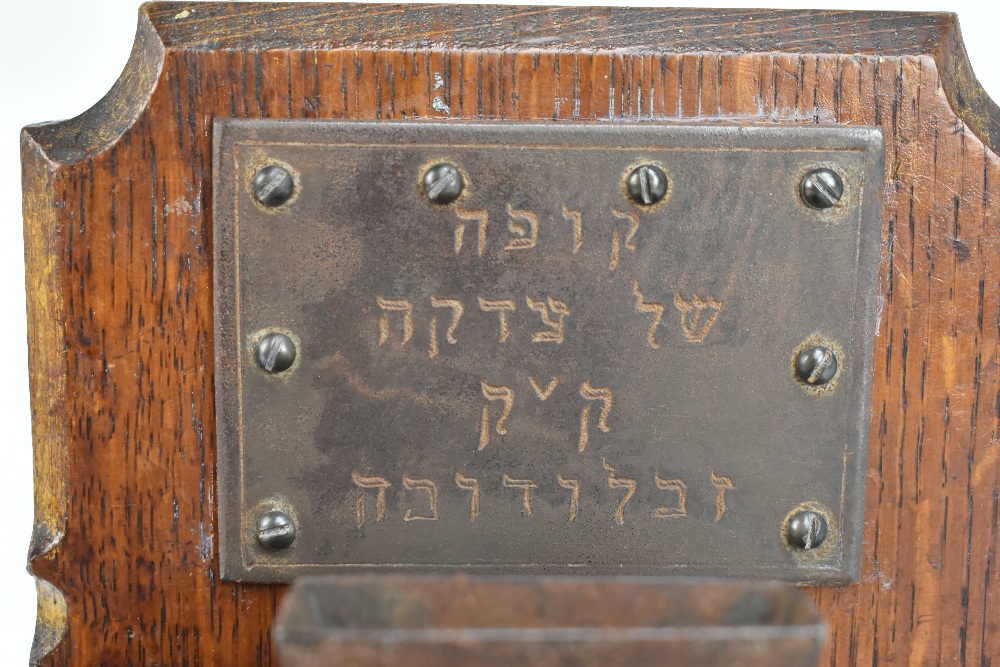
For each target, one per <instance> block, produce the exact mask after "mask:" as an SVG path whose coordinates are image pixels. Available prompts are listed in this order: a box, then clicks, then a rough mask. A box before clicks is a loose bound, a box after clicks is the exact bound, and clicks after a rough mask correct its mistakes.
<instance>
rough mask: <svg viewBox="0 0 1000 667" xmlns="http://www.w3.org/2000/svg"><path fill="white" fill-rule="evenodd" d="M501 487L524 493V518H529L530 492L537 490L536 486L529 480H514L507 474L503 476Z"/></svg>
mask: <svg viewBox="0 0 1000 667" xmlns="http://www.w3.org/2000/svg"><path fill="white" fill-rule="evenodd" d="M503 485H504V486H506V487H507V488H508V489H521V490H522V491H524V496H523V500H522V504H523V506H524V514H525V516H531V490H532V489H537V488H538V485H537V484H535V483H534V482H533V481H531V480H530V479H514V478H512V477H511V476H510V475H508V474H507V473H504V474H503Z"/></svg>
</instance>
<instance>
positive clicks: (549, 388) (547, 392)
mask: <svg viewBox="0 0 1000 667" xmlns="http://www.w3.org/2000/svg"><path fill="white" fill-rule="evenodd" d="M528 383H529V384H530V385H531V388H532V389H534V390H535V395H536V396H538V400H540V401H544V400H546V399H548V397H549V396H551V395H552V392H554V391H555V390H556V387H557V386H559V378H552V379H551V380H549V383H548V385H546V386H545V389H544V390H543V389H542V388H541V387H539V386H538V383H537V382H535V378H533V377H529V378H528Z"/></svg>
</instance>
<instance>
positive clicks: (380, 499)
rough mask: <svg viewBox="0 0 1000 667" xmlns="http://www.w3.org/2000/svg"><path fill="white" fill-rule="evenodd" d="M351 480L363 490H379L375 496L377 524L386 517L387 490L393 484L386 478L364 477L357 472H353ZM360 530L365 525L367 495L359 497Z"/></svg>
mask: <svg viewBox="0 0 1000 667" xmlns="http://www.w3.org/2000/svg"><path fill="white" fill-rule="evenodd" d="M351 479H352V480H354V483H355V484H357V485H358V486H360V487H361V488H362V489H378V493H377V494H376V496H375V523H378V522H379V521H381V520H382V518H383V517H385V490H386V489H388V488H389V487H390V486H392V484H390V483H389V480H387V479H386V478H385V477H375V476H371V477H369V476H367V475H362V474H361V473H359V472H358V471H357V470H354V471H353V472H351ZM357 512H358V528H360V527H361V526H363V525H365V494H363V493H362V494H361V495H360V496H358V502H357Z"/></svg>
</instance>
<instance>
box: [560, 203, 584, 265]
mask: <svg viewBox="0 0 1000 667" xmlns="http://www.w3.org/2000/svg"><path fill="white" fill-rule="evenodd" d="M563 216H564V217H565V218H566V219H567V220H572V221H573V254H574V255H575V254H576V253H577V252H578V251H579V250H580V248H582V247H583V214H582V212H580V211H571V210H569V207H568V206H566V205H563Z"/></svg>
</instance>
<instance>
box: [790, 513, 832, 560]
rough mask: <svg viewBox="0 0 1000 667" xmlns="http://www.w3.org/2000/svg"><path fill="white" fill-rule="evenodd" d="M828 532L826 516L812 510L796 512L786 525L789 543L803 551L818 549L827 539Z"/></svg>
mask: <svg viewBox="0 0 1000 667" xmlns="http://www.w3.org/2000/svg"><path fill="white" fill-rule="evenodd" d="M826 533H827V525H826V517H824V516H823V515H822V514H820V513H819V512H814V511H812V510H805V511H802V512H798V513H796V514H795V515H794V516H793V517H792V518H791V519H789V520H788V524H787V525H786V526H785V538H786V539H787V540H788V544H789V545H790V546H791V547H792V548H793V549H801V550H803V551H811V550H813V549H818V548H819V547H820V546H821V545H822V544H823V542H824V541H825V540H826Z"/></svg>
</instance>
